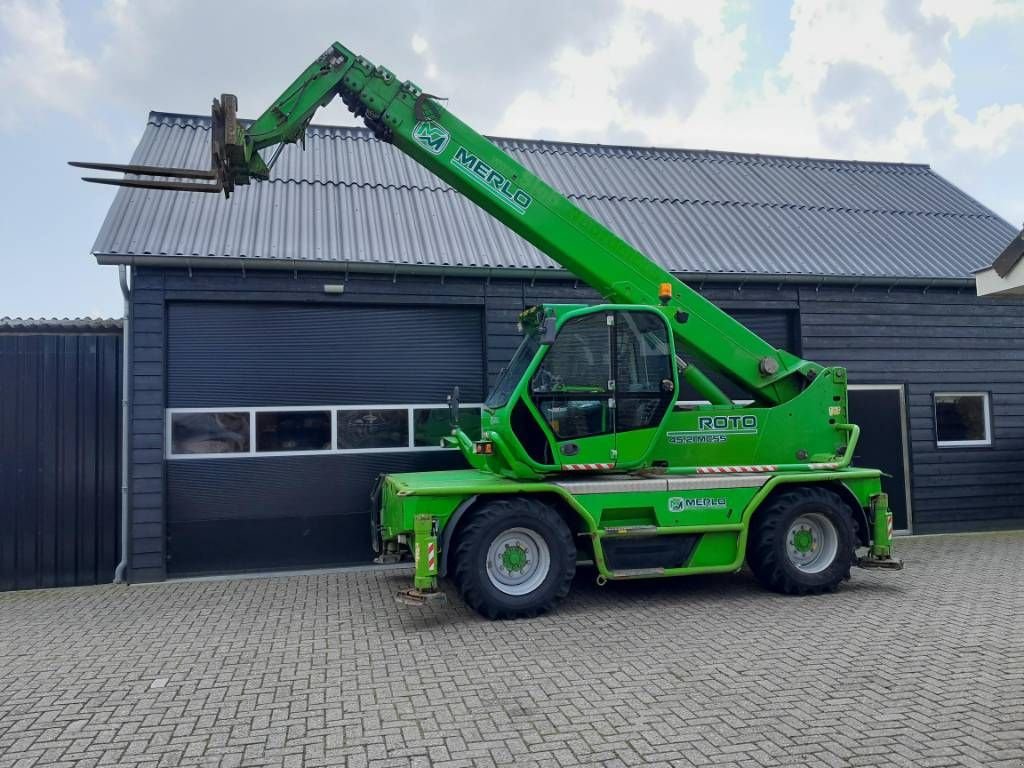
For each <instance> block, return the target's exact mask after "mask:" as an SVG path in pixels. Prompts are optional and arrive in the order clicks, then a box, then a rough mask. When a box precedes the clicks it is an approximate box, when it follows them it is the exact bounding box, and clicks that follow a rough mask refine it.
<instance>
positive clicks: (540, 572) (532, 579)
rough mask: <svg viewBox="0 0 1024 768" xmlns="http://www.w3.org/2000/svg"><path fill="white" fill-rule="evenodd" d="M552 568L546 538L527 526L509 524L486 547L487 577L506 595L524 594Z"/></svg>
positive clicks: (540, 581) (541, 580)
mask: <svg viewBox="0 0 1024 768" xmlns="http://www.w3.org/2000/svg"><path fill="white" fill-rule="evenodd" d="M550 570H551V551H550V550H549V549H548V545H547V542H546V541H544V539H543V538H542V537H541V536H540V535H539V534H537V533H536V532H535V531H531V530H530V529H529V528H509V529H507V530H504V531H502V532H501V533H499V534H498V535H497V536H495V537H494V541H492V542H491V546H490V547H488V549H487V578H488V579H490V581H491V584H493V585H494V587H495V588H496V589H498V590H499V591H501V592H504V593H505V594H506V595H526V594H529V593H530V592H532V591H533V590H535V589H537V587H539V586H540V585H541V584H543V583H544V579H546V578H547V575H548V571H550Z"/></svg>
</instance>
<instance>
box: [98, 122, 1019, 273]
mask: <svg viewBox="0 0 1024 768" xmlns="http://www.w3.org/2000/svg"><path fill="white" fill-rule="evenodd" d="M494 141H495V143H497V144H498V145H499V146H500V147H502V148H503V149H504V150H505V151H507V152H509V153H510V154H511V155H513V156H514V157H515V158H516V159H517V160H518V161H519V162H521V163H522V164H523V165H524V166H526V167H527V168H529V169H530V170H531V171H533V172H534V173H536V174H538V175H539V176H540V177H541V178H543V179H545V180H546V181H547V182H549V183H550V184H551V185H552V186H554V187H555V188H556V189H558V190H559V191H561V192H562V193H563V194H566V195H568V196H569V197H570V198H571V199H572V200H574V201H575V202H576V203H577V204H578V205H580V207H582V208H583V209H585V210H586V211H587V212H588V213H590V214H591V215H593V216H594V217H595V218H597V219H599V220H600V221H601V222H603V223H604V224H605V225H607V226H608V227H610V228H611V229H612V230H614V231H615V232H616V233H618V234H619V235H621V236H622V237H624V238H625V239H626V240H628V241H629V242H631V243H632V244H633V245H635V246H636V247H637V248H639V249H640V250H641V251H643V252H645V253H647V254H648V255H650V256H651V257H652V258H654V259H655V260H657V261H658V262H659V263H661V264H662V265H663V266H665V267H667V268H668V269H670V270H671V271H673V272H677V273H682V274H685V273H723V274H735V275H807V276H826V277H828V276H833V277H881V278H895V279H900V278H924V279H928V278H940V279H941V278H961V279H962V278H969V277H971V273H972V272H973V271H974V270H976V269H978V268H979V267H982V266H985V265H987V264H991V263H992V260H993V259H994V258H995V257H996V255H998V254H999V252H1000V251H1001V250H1002V249H1003V247H1004V246H1005V245H1006V242H1007V240H1008V239H1009V238H1011V237H1012V236H1013V235H1014V233H1015V232H1016V230H1015V228H1014V227H1011V226H1010V225H1009V224H1008V223H1007V222H1006V221H1004V220H1002V219H1001V218H999V217H998V216H996V215H995V214H994V213H993V212H992V211H990V210H989V209H987V208H986V207H984V206H983V205H981V204H980V203H978V202H977V201H976V200H974V199H973V198H971V197H970V196H969V195H967V194H965V193H964V192H962V191H961V190H959V189H957V188H956V187H955V186H953V185H952V184H950V183H949V182H947V181H946V180H945V179H943V178H942V177H941V176H939V175H937V174H936V173H934V172H933V171H932V170H931V169H930V168H929V167H928V166H926V165H907V164H900V163H865V162H849V161H837V160H821V159H811V158H794V157H776V156H767V155H744V154H736V153H726V152H708V151H693V150H683V149H661V148H637V147H612V146H604V145H593V144H571V143H560V142H549V141H526V140H521V139H494ZM208 156H209V119H208V118H203V117H195V116H189V115H172V114H166V113H158V112H154V113H151V114H150V118H149V122H148V124H147V126H146V131H145V133H144V135H143V137H142V140H141V142H140V143H139V146H138V148H137V149H136V151H135V154H134V156H133V159H132V161H133V162H135V163H145V164H148V165H165V166H166V165H178V166H187V167H196V168H200V167H204V166H206V165H207V163H208V160H207V158H208ZM93 252H94V253H95V254H96V255H97V256H98V257H102V258H105V259H106V260H117V259H118V258H119V257H125V258H126V259H128V258H129V257H130V258H136V259H137V258H138V257H147V256H152V257H156V256H159V257H194V258H206V257H213V258H218V257H220V258H223V257H231V258H245V259H250V260H253V261H268V260H288V261H292V262H294V261H299V262H310V264H311V266H326V265H330V264H341V263H345V264H352V265H355V266H362V267H364V268H372V266H373V265H382V266H383V267H385V268H396V267H409V266H430V267H469V268H481V267H482V268H487V267H491V268H519V269H531V270H555V269H558V266H557V265H556V264H554V263H553V262H552V261H551V260H550V259H548V258H547V257H546V256H544V255H543V254H542V253H540V252H539V251H538V250H537V249H535V248H534V247H533V246H531V245H529V244H528V243H527V242H526V241H524V240H522V239H521V238H520V237H519V236H517V235H515V234H513V233H512V232H510V231H509V230H507V229H506V228H505V227H503V226H502V225H500V224H498V223H497V222H496V221H495V220H494V219H492V218H491V217H490V216H488V215H487V214H485V213H483V212H482V211H480V210H479V209H477V208H476V207H475V206H473V205H472V204H470V203H469V202H467V201H466V200H465V198H463V197H462V196H461V195H459V194H458V193H456V192H455V191H454V190H452V189H451V188H450V187H449V186H447V185H446V184H445V183H444V182H442V181H441V180H440V179H438V178H436V177H434V176H432V175H431V174H429V173H427V171H425V170H424V169H423V168H422V167H420V166H419V165H417V164H416V163H414V162H412V161H411V160H409V159H408V158H406V157H405V156H404V155H403V154H402V153H400V152H399V151H398V150H396V149H395V148H393V147H391V146H389V145H387V144H384V143H382V142H379V141H377V140H375V139H373V137H372V136H371V135H370V133H369V131H367V130H364V129H359V128H338V127H328V126H312V127H311V128H310V129H309V132H308V136H307V139H306V150H305V152H303V151H302V150H301V149H300V148H299V147H297V146H289V147H286V148H285V149H284V151H283V152H282V154H281V158H280V159H279V161H278V163H277V165H276V167H275V168H274V172H273V180H272V181H270V182H264V183H259V184H254V185H252V186H249V187H241V188H239V189H237V190H236V191H235V194H234V196H233V197H232V198H231V199H230V200H227V201H225V200H224V199H223V198H221V197H220V196H217V195H196V194H189V193H184V192H161V191H146V190H128V189H122V190H120V191H119V192H118V194H117V197H116V198H115V200H114V203H113V205H112V206H111V209H110V211H109V213H108V214H107V218H106V221H105V222H104V224H103V228H102V229H101V231H100V234H99V236H98V238H97V240H96V244H95V245H94V247H93ZM193 263H195V262H194V261H193Z"/></svg>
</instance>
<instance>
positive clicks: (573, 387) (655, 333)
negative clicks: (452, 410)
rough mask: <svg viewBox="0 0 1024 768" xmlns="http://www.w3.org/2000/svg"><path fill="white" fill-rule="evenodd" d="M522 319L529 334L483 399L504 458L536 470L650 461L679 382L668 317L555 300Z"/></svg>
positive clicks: (596, 467) (610, 466) (623, 467)
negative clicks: (649, 455)
mask: <svg viewBox="0 0 1024 768" xmlns="http://www.w3.org/2000/svg"><path fill="white" fill-rule="evenodd" d="M521 319H522V325H523V328H524V337H523V341H522V343H521V344H520V345H519V349H518V350H517V351H516V353H515V355H514V356H513V358H512V361H511V362H510V363H509V365H508V367H507V368H506V369H505V370H504V371H503V372H502V374H501V376H500V377H499V379H498V382H497V384H496V385H495V387H494V390H493V391H492V392H491V395H490V396H489V397H488V398H487V401H486V403H485V422H484V431H485V433H486V432H490V433H492V436H493V437H496V438H497V439H496V442H497V443H498V444H499V445H500V447H502V448H503V449H504V452H505V453H507V454H509V455H506V456H503V457H502V459H503V460H504V461H507V462H518V463H520V464H526V465H527V466H528V467H529V468H530V469H532V470H533V471H534V472H535V473H538V474H544V473H552V472H560V471H580V470H583V471H588V470H591V471H599V470H612V469H618V470H626V469H629V468H632V467H634V466H639V465H642V464H643V460H644V458H645V457H646V455H647V454H648V453H649V451H650V448H651V446H652V443H653V441H654V438H655V436H656V435H657V434H658V430H659V428H660V427H661V425H662V422H663V421H664V419H665V416H666V414H667V413H668V412H669V411H670V409H671V408H672V405H673V404H674V402H675V400H676V393H677V391H678V387H679V381H678V374H677V371H676V366H675V365H674V362H673V361H674V360H675V352H674V346H673V340H672V335H671V333H670V331H669V327H668V323H667V321H666V319H665V317H664V316H663V315H662V314H661V313H660V312H658V311H657V310H656V309H653V308H643V307H625V306H616V305H605V306H598V307H586V306H577V305H567V306H557V305H556V306H548V307H543V308H533V309H531V310H527V312H525V313H524V314H523V316H522V318H521ZM488 421H489V424H488Z"/></svg>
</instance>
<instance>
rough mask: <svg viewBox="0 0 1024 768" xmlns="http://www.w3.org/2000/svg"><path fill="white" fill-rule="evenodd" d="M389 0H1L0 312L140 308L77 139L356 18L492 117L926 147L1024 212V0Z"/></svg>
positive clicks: (230, 80)
mask: <svg viewBox="0 0 1024 768" xmlns="http://www.w3.org/2000/svg"><path fill="white" fill-rule="evenodd" d="M383 7H385V6H384V5H383V4H378V3H373V2H366V1H365V0H358V1H350V0H292V1H291V2H288V3H281V2H279V0H274V1H273V2H271V0H246V2H229V1H228V0H221V1H220V2H215V3H210V2H207V0H159V1H158V0H104V1H102V2H100V1H97V2H86V0H77V1H76V2H70V1H69V2H59V0H0V94H2V98H0V168H2V171H0V180H2V181H3V185H2V187H0V196H2V199H0V202H2V205H0V243H2V245H0V248H2V251H0V259H2V263H3V273H2V275H3V276H2V278H0V317H2V316H11V317H78V316H94V317H95V316H107V317H119V316H120V315H121V296H120V291H119V289H118V287H117V270H116V267H99V266H97V265H96V264H95V261H94V260H93V258H92V256H91V255H90V251H91V248H92V244H93V241H94V240H95V237H96V234H97V232H98V231H99V228H100V225H101V224H102V222H103V217H104V215H105V214H106V211H107V208H108V207H109V205H110V202H111V200H112V199H113V194H114V192H113V188H107V187H100V186H96V185H90V184H85V183H83V182H81V181H79V176H80V173H79V172H77V171H76V170H75V169H73V168H70V167H68V166H67V165H66V161H67V160H94V161H106V162H128V161H129V159H130V157H131V153H132V150H133V149H134V147H135V144H136V143H137V142H138V140H139V138H140V137H141V135H142V131H143V128H144V126H145V122H146V117H147V114H148V112H149V111H150V110H160V111H167V112H185V113H192V114H208V113H209V105H210V101H211V99H212V97H213V96H214V95H217V94H220V93H222V92H231V93H235V94H237V95H238V98H239V113H240V115H241V116H244V117H255V116H257V115H258V114H259V113H260V112H262V111H263V109H265V108H266V106H268V105H269V104H270V103H271V102H272V101H273V100H274V98H275V97H276V96H277V95H278V94H279V93H280V92H281V91H282V90H283V88H284V87H285V86H286V85H288V84H289V83H290V82H291V81H292V79H293V78H294V77H295V76H296V75H297V74H298V73H299V72H301V71H302V70H303V69H305V67H306V66H308V64H309V63H310V62H311V61H312V60H313V59H314V58H316V56H317V55H319V54H320V53H321V52H322V51H323V50H324V49H326V48H327V46H328V45H329V44H330V43H331V42H332V41H334V40H338V41H339V42H341V43H343V44H344V45H346V46H347V47H349V48H351V49H353V50H356V51H358V52H360V53H362V54H363V55H365V56H366V57H367V58H369V59H370V60H372V61H375V62H377V63H382V64H384V65H385V66H387V67H388V68H390V69H391V70H392V71H394V72H395V73H396V74H397V75H398V76H399V78H401V79H403V80H404V79H410V80H413V81H415V82H417V83H418V84H420V85H421V86H423V87H424V89H425V90H427V91H428V92H430V93H435V94H440V95H443V96H448V97H449V101H448V103H447V106H448V107H449V109H451V110H452V111H453V112H455V113H456V114H457V115H459V116H460V117H461V118H462V119H463V120H464V121H466V122H468V123H469V124H470V125H472V126H473V127H474V128H476V129H477V130H479V131H481V132H482V133H485V134H490V135H499V136H514V137H524V138H546V139H560V140H573V141H584V142H601V143H613V144H631V145H639V146H651V145H656V146H670V147H686V148H693V149H719V150H730V151H737V152H757V153H768V154H785V155H797V156H811V157H833V158H842V159H851V160H874V161H899V162H915V163H928V164H930V165H931V166H932V168H933V169H935V171H936V172H938V173H939V174H941V175H942V176H944V177H945V178H947V179H949V180H950V181H952V182H953V183H955V184H957V185H959V186H960V187H961V188H963V189H965V190H966V191H967V192H968V193H970V194H972V195H974V196H975V197H976V198H977V199H979V200H980V201H981V202H982V203H984V204H985V205H987V206H988V207H989V208H991V209H992V210H994V211H995V212H996V213H998V214H999V215H1000V216H1002V217H1003V218H1005V219H1007V220H1008V221H1010V222H1011V223H1013V224H1014V225H1017V226H1019V225H1020V224H1021V222H1022V221H1024V184H1022V183H1021V179H1022V178H1024V77H1022V76H1021V75H1022V73H1024V45H1021V40H1022V39H1024V0H692V1H690V0H517V1H516V2H514V3H513V2H509V1H508V0H487V1H486V2H483V1H482V0H433V1H431V0H391V1H390V2H389V3H387V5H386V8H387V10H386V12H383V11H382V10H381V8H383ZM316 122H320V123H326V124H336V125H351V124H353V122H352V120H351V118H350V117H349V115H348V113H347V112H346V111H345V110H344V107H342V106H341V105H340V104H334V105H331V106H329V107H327V108H325V109H324V110H323V111H322V112H321V113H320V114H318V116H317V118H316ZM684 247H685V246H684Z"/></svg>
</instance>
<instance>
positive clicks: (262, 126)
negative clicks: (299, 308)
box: [74, 43, 821, 405]
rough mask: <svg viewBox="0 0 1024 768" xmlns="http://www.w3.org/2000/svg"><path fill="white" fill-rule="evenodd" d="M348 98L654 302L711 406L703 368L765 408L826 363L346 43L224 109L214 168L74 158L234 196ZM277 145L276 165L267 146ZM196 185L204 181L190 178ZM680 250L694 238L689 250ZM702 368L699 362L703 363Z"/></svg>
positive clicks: (523, 225) (559, 258)
mask: <svg viewBox="0 0 1024 768" xmlns="http://www.w3.org/2000/svg"><path fill="white" fill-rule="evenodd" d="M335 96H340V97H341V99H342V100H343V101H344V102H345V104H346V105H347V106H348V108H349V110H350V111H351V112H352V113H353V114H355V115H356V116H357V117H362V118H363V120H364V121H365V123H366V125H367V126H369V127H370V128H371V129H372V130H373V132H374V134H375V135H376V136H377V138H379V139H381V140H382V141H386V142H389V143H391V144H393V145H394V146H395V147H397V148H398V149H400V150H401V151H402V152H403V153H405V154H406V155H408V156H409V157H411V158H412V159H413V160H415V161H416V162H417V163H419V164H420V165H422V166H423V167H424V168H426V169H427V170H429V171H430V172H431V173H433V174H434V175H436V176H438V177H440V178H441V179H443V180H444V181H446V182H447V183H448V184H450V185H451V186H452V187H453V188H455V189H457V190H458V191H459V192H461V193H462V194H463V195H465V196H466V197H467V198H469V199H470V200H471V201H472V202H473V203H475V204H476V205H478V206H479V207H480V208H483V209H484V210H485V211H487V212H488V213H489V214H491V215H492V216H494V217H495V218H497V219H498V220H499V221H501V222H502V223H503V224H505V225H506V226H508V227H509V228H510V229H512V230H513V231H515V232H517V233H518V234H520V235H521V236H522V237H524V238H525V239H526V240H528V241H529V242H530V243H532V244H533V245H535V246H536V247H537V248H538V249H539V250H540V251H542V252H543V253H545V254H547V255H548V256H549V257H550V258H551V259H553V260H554V261H556V262H557V263H559V264H560V265H562V266H563V267H565V269H566V270H568V271H569V272H571V273H573V274H574V275H576V276H577V277H579V278H580V279H581V280H583V281H584V282H586V283H587V284H588V285H590V286H591V287H593V288H594V289H595V290H596V291H598V292H599V293H600V294H601V295H602V296H603V297H604V299H605V300H607V301H608V302H609V303H614V304H636V305H645V306H654V307H656V308H658V309H659V311H661V312H662V313H663V314H665V315H666V317H667V318H668V320H669V324H670V327H671V328H672V330H673V332H674V334H675V336H676V338H677V340H678V342H679V343H680V348H681V350H682V351H683V353H684V354H685V356H686V357H687V358H688V360H689V361H690V363H689V364H688V365H687V366H686V368H685V370H684V372H683V377H684V378H685V379H686V381H687V382H688V383H689V384H690V385H691V386H693V387H694V389H696V390H697V391H698V392H699V393H700V394H701V395H702V396H703V397H705V398H707V399H708V400H709V401H711V402H712V403H716V404H729V403H731V400H730V399H729V397H728V396H727V395H725V394H724V393H723V392H722V391H721V389H719V387H717V386H716V385H715V384H714V383H713V382H712V381H711V380H710V379H709V378H708V377H707V376H705V375H704V373H703V372H702V371H701V370H700V369H699V368H698V367H697V366H698V365H699V366H701V367H703V368H706V369H711V370H715V371H718V372H719V373H721V374H722V375H724V376H725V377H727V378H728V379H730V380H732V381H733V382H734V383H735V384H737V385H739V386H740V387H741V388H742V389H743V390H744V391H746V392H749V393H750V394H751V395H752V396H753V397H754V398H755V399H756V400H757V401H758V402H759V403H761V404H764V405H778V404H780V403H784V402H787V401H788V400H790V399H792V398H793V397H795V396H796V395H797V394H799V393H800V392H801V391H802V390H803V389H804V387H805V386H806V385H807V383H808V381H810V380H812V379H813V378H814V377H815V376H816V375H817V374H818V373H819V372H820V371H821V367H820V366H818V365H816V364H814V363H810V362H807V361H805V360H801V359H800V358H798V357H796V356H794V355H792V354H790V353H788V352H786V351H784V350H780V349H776V348H774V347H772V346H771V345H770V344H768V343H767V342H765V341H764V340H763V339H761V338H760V337H758V336H757V335H756V334H755V333H753V332H752V331H750V330H749V329H748V328H746V327H745V326H743V325H742V324H741V323H739V322H737V321H736V320H734V319H733V318H732V317H730V316H729V315H728V314H727V313H725V312H723V311H722V310H720V309H718V308H717V307H716V306H715V305H714V304H712V303H711V302H709V301H708V300H707V299H705V298H703V297H702V296H700V295H699V294H698V293H696V292H695V291H693V290H692V289H690V288H689V287H687V286H686V285H685V284H684V283H683V282H681V281H680V280H678V279H676V278H675V277H674V276H673V275H672V274H671V273H669V272H668V271H666V270H665V269H663V268H662V267H660V266H659V265H658V264H656V263H655V262H654V261H652V260H651V259H650V258H648V257H647V256H645V255H644V254H642V253H640V251H638V250H637V249H636V248H634V247H633V246H631V245H629V244H628V243H627V242H625V241H624V240H623V239H622V238H620V237H619V236H617V235H616V234H614V233H613V232H611V231H610V230H609V229H608V228H607V227H605V226H604V225H603V224H601V223H600V222H598V221H597V220H595V219H594V218H593V217H592V216H590V215H589V214H587V213H586V212H584V211H583V210H581V209H580V208H578V207H577V206H576V205H574V204H573V203H572V202H570V201H569V200H568V199H566V198H565V196H563V195H561V194H560V193H558V192H557V191H555V190H554V189H553V188H552V187H550V186H549V185H548V184H546V183H545V182H543V181H542V180H541V179H539V178H538V177H537V176H535V175H534V174H532V173H531V172H530V171H528V170H527V169H526V168H524V167H523V166H522V165H520V164H519V163H517V162H516V161H515V160H514V159H513V158H512V157H510V156H509V155H508V154H506V153H505V152H503V151H502V150H501V149H499V148H498V147H497V146H495V145H494V144H493V143H491V142H490V141H488V140H487V139H486V138H484V137H483V136H481V135H480V134H479V133H477V132H476V131H474V130H473V129H472V128H470V127H469V126H468V125H466V124H465V123H463V122H462V121H461V120H459V119H458V118H457V117H455V116H454V115H453V114H452V113H451V112H449V111H448V110H447V109H445V108H444V107H443V106H442V105H441V104H440V103H439V100H438V98H437V97H435V96H432V95H431V94H427V93H424V92H423V91H422V90H421V89H420V88H419V87H418V86H417V85H415V84H413V83H412V82H409V81H405V82H399V80H398V79H397V78H396V77H395V76H394V75H393V74H392V73H391V72H390V71H389V70H388V69H385V68H384V67H380V66H375V65H374V64H372V63H371V62H369V61H368V60H366V59H365V58H363V57H361V56H358V55H356V54H354V53H353V52H352V51H350V50H348V49H347V48H345V47H344V46H342V45H341V44H340V43H334V44H333V45H332V46H331V47H330V48H328V49H327V51H326V52H324V53H323V54H322V55H321V56H320V57H318V58H317V59H316V61H314V62H313V63H312V64H311V65H310V66H309V67H308V68H307V69H306V71H304V72H303V73H302V74H300V75H299V77H298V78H296V80H295V82H293V83H292V84H291V85H290V86H289V87H288V89H287V90H285V92H284V93H283V94H282V95H281V96H280V97H279V98H278V99H277V100H276V101H275V102H274V104H273V105H271V106H270V108H269V109H267V110H266V111H265V112H264V113H263V114H262V115H260V117H259V118H258V119H257V120H256V121H255V122H253V123H252V124H251V125H249V126H248V127H247V128H246V127H243V125H241V124H240V123H239V122H238V121H237V120H236V118H235V110H236V100H235V97H234V96H231V95H230V94H225V95H224V96H222V97H221V99H220V100H215V101H214V105H213V126H212V133H213V137H212V168H211V169H209V170H194V171H193V170H191V169H168V168H155V167H147V166H131V165H111V164H91V163H74V165H78V166H80V167H89V168H96V169H99V170H114V171H123V172H125V173H131V174H136V175H143V176H154V177H169V178H172V179H175V180H165V179H143V178H132V179H91V178H90V179H88V180H89V181H99V182H101V183H108V184H118V185H122V186H133V187H148V188H157V189H171V190H187V191H207V192H223V193H224V194H225V196H229V195H230V194H231V192H232V191H233V190H234V188H235V186H237V185H245V184H249V182H250V181H251V180H252V179H257V180H260V179H267V178H269V176H270V169H271V168H272V166H273V163H274V161H275V160H276V159H277V157H278V154H279V153H280V151H281V148H282V147H283V146H284V145H286V144H290V143H293V142H296V141H302V140H303V138H304V136H305V131H306V127H307V126H308V125H309V122H310V120H311V119H312V118H313V115H314V114H315V113H316V111H317V110H318V109H319V108H320V107H323V106H325V105H326V104H328V103H329V102H330V101H331V100H332V99H334V97H335ZM271 147H273V148H274V151H273V153H272V155H271V157H270V159H269V161H265V160H264V158H263V156H262V155H261V154H260V152H261V151H262V150H266V149H269V148H271ZM182 177H184V178H191V179H196V180H199V181H200V182H201V183H191V182H181V181H177V179H179V178H182ZM679 247H680V248H681V249H685V248H686V243H680V244H679ZM694 363H696V364H694Z"/></svg>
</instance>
